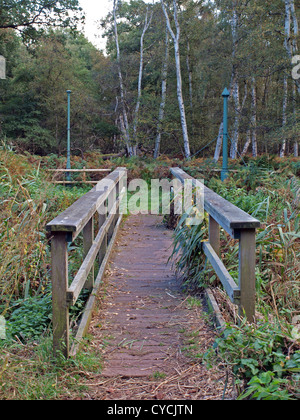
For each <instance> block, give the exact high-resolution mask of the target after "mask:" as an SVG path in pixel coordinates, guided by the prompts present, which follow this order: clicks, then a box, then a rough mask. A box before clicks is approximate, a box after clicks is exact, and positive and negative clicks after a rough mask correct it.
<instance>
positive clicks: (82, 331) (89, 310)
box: [70, 215, 123, 357]
mask: <svg viewBox="0 0 300 420" xmlns="http://www.w3.org/2000/svg"><path fill="white" fill-rule="evenodd" d="M122 217H123V216H122V215H120V217H119V219H118V222H117V224H116V228H115V231H114V234H113V237H112V239H111V242H110V244H109V247H108V248H107V252H106V255H105V257H104V259H103V261H102V263H101V266H100V269H99V272H98V275H97V279H96V281H95V285H94V288H93V291H92V293H91V296H90V298H89V300H88V302H87V305H86V307H85V310H84V313H83V316H82V319H81V322H80V325H79V328H78V331H77V334H76V337H75V340H74V344H73V346H72V348H71V351H70V355H71V356H72V357H74V356H76V353H77V351H78V349H79V347H80V344H81V341H82V338H83V337H84V336H85V335H86V333H87V331H88V327H89V324H90V322H91V319H92V316H93V311H94V308H95V304H96V299H97V294H98V291H99V288H100V286H101V284H102V280H103V276H104V273H105V269H106V267H107V264H108V261H109V258H110V255H111V252H112V250H113V246H114V244H115V240H116V237H117V234H118V230H119V227H120V225H121V222H122Z"/></svg>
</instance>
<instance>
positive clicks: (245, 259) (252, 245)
mask: <svg viewBox="0 0 300 420" xmlns="http://www.w3.org/2000/svg"><path fill="white" fill-rule="evenodd" d="M255 250H256V230H255V229H245V230H241V237H240V247H239V285H240V290H241V301H240V316H243V315H244V313H245V315H246V317H247V320H248V322H254V321H255V300H256V287H255V286H256V285H255V282H256V279H255V266H256V257H255V255H256V251H255Z"/></svg>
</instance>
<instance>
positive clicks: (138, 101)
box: [133, 6, 152, 146]
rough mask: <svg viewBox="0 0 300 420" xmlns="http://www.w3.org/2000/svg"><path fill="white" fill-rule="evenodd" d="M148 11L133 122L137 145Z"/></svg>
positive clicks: (141, 41)
mask: <svg viewBox="0 0 300 420" xmlns="http://www.w3.org/2000/svg"><path fill="white" fill-rule="evenodd" d="M148 13H149V7H148V6H147V11H146V17H145V23H144V28H143V32H142V35H141V40H140V70H139V80H138V95H137V102H136V107H135V113H134V123H133V140H134V142H135V144H136V146H138V144H137V143H138V139H137V126H138V118H139V110H140V105H141V97H142V80H143V68H144V38H145V35H146V32H147V30H148V29H149V26H150V23H151V20H152V15H151V16H150V18H149V19H148Z"/></svg>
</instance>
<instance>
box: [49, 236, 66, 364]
mask: <svg viewBox="0 0 300 420" xmlns="http://www.w3.org/2000/svg"><path fill="white" fill-rule="evenodd" d="M51 277H52V323H53V353H54V356H57V355H58V354H63V355H64V356H65V357H68V355H69V308H68V305H67V303H66V293H67V287H68V252H67V241H66V234H65V233H62V232H57V233H55V234H54V236H53V238H52V240H51Z"/></svg>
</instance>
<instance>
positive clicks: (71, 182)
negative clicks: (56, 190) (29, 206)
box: [52, 181, 99, 185]
mask: <svg viewBox="0 0 300 420" xmlns="http://www.w3.org/2000/svg"><path fill="white" fill-rule="evenodd" d="M98 182H99V181H52V183H53V184H57V185H68V184H94V185H96V184H98Z"/></svg>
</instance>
